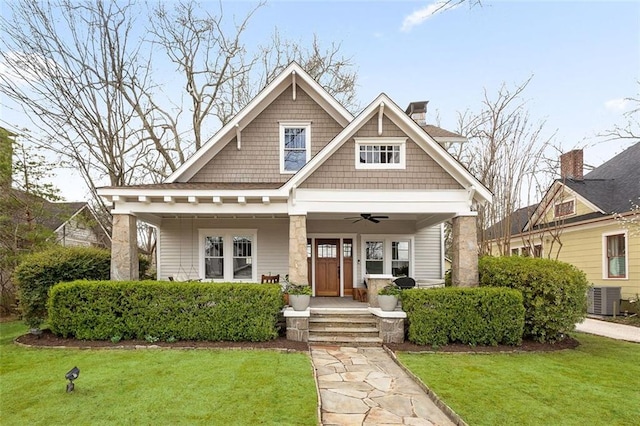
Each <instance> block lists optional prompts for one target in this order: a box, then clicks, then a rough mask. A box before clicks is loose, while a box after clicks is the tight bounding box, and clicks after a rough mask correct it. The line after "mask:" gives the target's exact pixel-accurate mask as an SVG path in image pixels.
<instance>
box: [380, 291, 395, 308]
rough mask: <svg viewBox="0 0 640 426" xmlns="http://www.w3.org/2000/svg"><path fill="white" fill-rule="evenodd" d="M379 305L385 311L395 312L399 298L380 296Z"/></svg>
mask: <svg viewBox="0 0 640 426" xmlns="http://www.w3.org/2000/svg"><path fill="white" fill-rule="evenodd" d="M378 304H379V305H380V309H382V310H383V311H393V310H395V309H396V306H398V298H397V297H396V296H388V295H380V294H379V295H378Z"/></svg>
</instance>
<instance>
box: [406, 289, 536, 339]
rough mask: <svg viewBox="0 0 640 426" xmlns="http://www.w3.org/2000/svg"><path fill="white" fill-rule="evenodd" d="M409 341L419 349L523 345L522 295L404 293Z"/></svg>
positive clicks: (469, 291) (498, 291)
mask: <svg viewBox="0 0 640 426" xmlns="http://www.w3.org/2000/svg"><path fill="white" fill-rule="evenodd" d="M402 308H403V309H404V310H405V312H406V313H407V318H408V320H409V336H408V337H409V340H410V341H411V342H413V343H416V344H418V345H432V346H435V347H437V346H442V345H446V344H447V343H449V342H460V343H464V344H469V345H493V346H495V345H497V344H507V345H519V344H520V343H521V342H522V332H523V328H524V306H523V305H522V295H521V294H520V292H519V291H517V290H512V289H507V288H461V287H449V288H438V289H411V290H405V291H403V292H402Z"/></svg>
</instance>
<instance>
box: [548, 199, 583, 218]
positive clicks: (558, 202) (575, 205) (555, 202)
mask: <svg viewBox="0 0 640 426" xmlns="http://www.w3.org/2000/svg"><path fill="white" fill-rule="evenodd" d="M569 202H573V211H572V212H571V213H567V214H564V215H562V216H558V215H556V206H559V205H562V204H564V203H569ZM577 212H578V200H577V199H576V197H575V196H574V197H568V198H560V199H554V200H553V218H554V219H560V220H562V219H565V218H568V217H573V216H575V215H576V214H577Z"/></svg>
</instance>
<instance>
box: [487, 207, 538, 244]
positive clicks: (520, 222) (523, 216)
mask: <svg viewBox="0 0 640 426" xmlns="http://www.w3.org/2000/svg"><path fill="white" fill-rule="evenodd" d="M537 207H538V205H537V204H532V205H530V206H526V207H522V208H520V209H518V210H516V211H514V212H513V213H511V215H510V216H509V220H510V221H511V222H510V224H509V225H510V230H509V235H517V234H519V233H521V232H522V231H523V230H524V227H525V225H526V224H527V223H528V221H529V217H530V216H531V215H532V214H533V212H535V211H536V208H537ZM506 220H507V218H504V219H502V220H501V221H499V222H497V223H495V224H493V225H491V226H490V227H488V228H487V229H486V230H485V233H486V234H487V238H488V239H490V240H494V239H496V238H504V237H505V236H506V235H505V234H504V225H505V221H506Z"/></svg>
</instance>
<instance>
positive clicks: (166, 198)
mask: <svg viewBox="0 0 640 426" xmlns="http://www.w3.org/2000/svg"><path fill="white" fill-rule="evenodd" d="M164 202H165V203H169V204H174V203H175V202H176V200H175V198H173V197H172V196H170V195H165V196H164Z"/></svg>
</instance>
